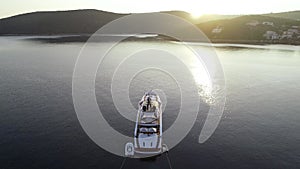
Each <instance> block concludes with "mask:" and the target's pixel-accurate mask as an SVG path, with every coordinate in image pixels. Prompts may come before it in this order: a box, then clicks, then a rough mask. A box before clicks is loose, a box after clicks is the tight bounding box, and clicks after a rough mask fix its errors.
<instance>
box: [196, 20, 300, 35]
mask: <svg viewBox="0 0 300 169" xmlns="http://www.w3.org/2000/svg"><path fill="white" fill-rule="evenodd" d="M251 23H257V25H255V26H254V25H251ZM271 23H272V24H273V25H268V24H271ZM197 26H198V27H199V28H200V29H201V30H202V31H203V32H204V33H205V34H206V35H207V36H208V37H209V38H210V39H228V40H263V39H264V38H263V35H264V34H265V33H266V31H275V32H277V33H278V34H281V33H283V32H284V31H286V30H288V29H290V28H292V27H293V26H300V21H296V20H291V19H284V18H276V17H269V16H262V15H247V16H241V17H237V18H233V19H225V20H217V21H210V22H205V23H201V24H198V25H197ZM215 28H219V29H221V32H219V33H213V30H214V29H215Z"/></svg>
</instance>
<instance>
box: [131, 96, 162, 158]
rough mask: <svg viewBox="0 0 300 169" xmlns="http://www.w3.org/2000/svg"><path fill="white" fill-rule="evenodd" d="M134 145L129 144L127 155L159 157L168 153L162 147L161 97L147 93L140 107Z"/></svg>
mask: <svg viewBox="0 0 300 169" xmlns="http://www.w3.org/2000/svg"><path fill="white" fill-rule="evenodd" d="M138 107H139V108H138V114H137V118H136V125H135V130H134V143H133V144H132V143H127V144H126V147H125V155H127V156H133V155H137V154H139V155H151V156H153V155H158V154H161V153H163V152H164V151H166V150H165V149H166V148H165V146H162V103H161V100H160V98H159V96H158V95H157V94H156V93H155V92H153V91H150V92H146V93H145V95H144V96H143V97H142V99H141V101H140V102H139V105H138Z"/></svg>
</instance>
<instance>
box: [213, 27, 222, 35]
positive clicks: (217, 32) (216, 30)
mask: <svg viewBox="0 0 300 169" xmlns="http://www.w3.org/2000/svg"><path fill="white" fill-rule="evenodd" d="M222 31H223V28H222V27H221V26H217V27H216V28H214V29H213V30H212V31H211V32H212V33H214V34H219V33H221V32H222Z"/></svg>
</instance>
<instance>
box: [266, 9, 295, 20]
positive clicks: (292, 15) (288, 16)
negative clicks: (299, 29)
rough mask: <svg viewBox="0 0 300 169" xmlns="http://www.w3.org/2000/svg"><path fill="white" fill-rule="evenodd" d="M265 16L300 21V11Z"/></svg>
mask: <svg viewBox="0 0 300 169" xmlns="http://www.w3.org/2000/svg"><path fill="white" fill-rule="evenodd" d="M265 16H271V17H278V18H285V19H293V20H300V11H291V12H281V13H270V14H265Z"/></svg>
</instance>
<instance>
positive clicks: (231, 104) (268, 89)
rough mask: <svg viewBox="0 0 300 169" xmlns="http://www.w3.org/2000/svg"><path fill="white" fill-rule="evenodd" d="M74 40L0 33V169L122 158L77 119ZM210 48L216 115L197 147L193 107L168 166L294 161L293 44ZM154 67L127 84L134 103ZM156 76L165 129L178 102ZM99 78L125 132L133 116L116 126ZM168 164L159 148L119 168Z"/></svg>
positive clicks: (297, 84)
mask: <svg viewBox="0 0 300 169" xmlns="http://www.w3.org/2000/svg"><path fill="white" fill-rule="evenodd" d="M144 45H147V44H144ZM81 47H82V44H80V43H77V44H46V43H38V42H27V41H23V40H19V39H18V38H4V37H2V38H0V124H1V127H0V168H3V169H11V168H16V169H19V168H29V169H34V168H38V169H40V168H51V169H55V168H57V169H62V168H65V169H69V168H72V169H73V168H78V169H81V168H97V169H99V168H101V169H102V168H103V169H106V168H120V166H121V163H122V160H123V158H121V157H118V156H115V155H113V154H111V153H109V152H106V151H105V150H103V149H101V148H100V147H98V146H97V145H96V144H95V143H94V142H93V141H91V140H90V139H89V137H88V136H87V135H86V134H85V132H84V131H83V129H82V128H81V126H80V124H79V121H78V120H77V116H76V113H75V110H74V107H73V102H72V73H73V68H74V65H75V62H76V58H77V55H78V52H79V50H80V48H81ZM199 48H205V47H201V46H199ZM282 48H284V49H282ZM217 51H218V54H219V56H220V59H221V63H222V65H223V68H224V72H225V77H226V82H227V102H226V106H225V111H224V114H223V117H222V120H221V122H220V124H219V126H218V128H217V130H216V131H215V133H214V134H213V135H212V137H211V138H210V139H209V140H208V141H206V142H205V143H203V144H199V143H198V136H199V133H200V129H201V127H202V125H203V123H204V120H205V117H206V114H207V111H208V108H209V105H205V104H204V103H203V104H201V109H200V112H199V115H198V118H197V121H196V124H195V125H194V127H193V128H192V130H191V132H190V133H189V134H188V136H187V137H186V138H185V139H184V140H183V141H182V142H180V144H178V145H177V146H176V147H175V148H173V149H171V151H170V153H169V156H170V160H171V163H172V166H173V168H175V169H176V168H178V169H182V168H191V169H193V168H195V169H198V168H299V166H300V144H299V143H300V134H299V131H300V124H299V120H300V104H299V95H300V51H299V50H298V49H297V48H294V47H291V46H283V47H282V46H280V47H278V46H271V47H268V48H267V49H265V48H264V49H257V48H240V47H224V46H221V47H218V48H217ZM100 73H101V72H100ZM156 73H157V74H159V73H161V72H156ZM153 74H154V73H151V72H145V73H144V74H142V75H140V76H137V78H136V79H135V80H134V81H133V82H132V87H131V88H129V90H130V99H131V101H132V102H133V104H134V102H136V101H137V100H138V99H139V97H140V94H139V93H141V92H142V90H143V87H138V86H139V85H138V84H139V82H140V81H141V79H142V77H148V78H149V79H151V78H153V77H152V76H151V75H153ZM159 77H160V78H161V80H159V82H162V80H164V81H163V82H164V83H163V84H166V83H167V84H168V85H166V86H165V85H162V84H160V83H158V82H157V84H158V85H157V86H158V87H162V88H163V87H164V90H165V91H166V93H168V96H172V97H171V98H168V105H167V106H166V112H175V113H174V114H170V113H169V114H167V115H166V117H167V118H166V117H165V121H166V123H165V124H166V126H165V128H168V127H169V126H170V125H171V124H172V122H173V121H174V119H175V118H176V116H177V114H176V110H177V109H178V107H177V105H178V103H179V102H180V100H179V99H177V98H178V97H176V96H178V89H177V87H176V85H175V84H174V81H172V79H171V78H170V77H168V76H167V75H165V74H160V75H159ZM103 80H104V79H101V78H99V79H98V80H97V83H96V94H97V99H98V100H104V102H102V103H100V105H101V104H106V105H108V106H107V113H108V112H112V114H114V116H106V118H107V119H110V120H111V124H112V125H113V126H114V128H116V129H119V130H121V132H122V133H124V134H129V135H130V133H131V130H133V123H132V122H129V121H128V122H127V121H125V122H124V123H123V122H122V125H121V126H120V125H117V124H119V123H117V122H118V120H119V121H123V119H122V117H121V116H119V115H118V114H117V112H116V110H115V109H114V107H111V106H113V104H112V100H111V99H110V97H109V96H107V91H106V89H105V88H103V86H105V85H104V84H105V81H103ZM145 84H147V83H145ZM150 87H151V86H150ZM172 98H173V99H172ZM104 114H105V113H104ZM114 120H116V121H114ZM168 167H169V165H168V162H167V160H166V156H165V154H164V155H161V156H159V157H157V158H156V159H155V160H139V159H128V160H127V161H126V162H125V165H124V168H127V169H129V168H168Z"/></svg>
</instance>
